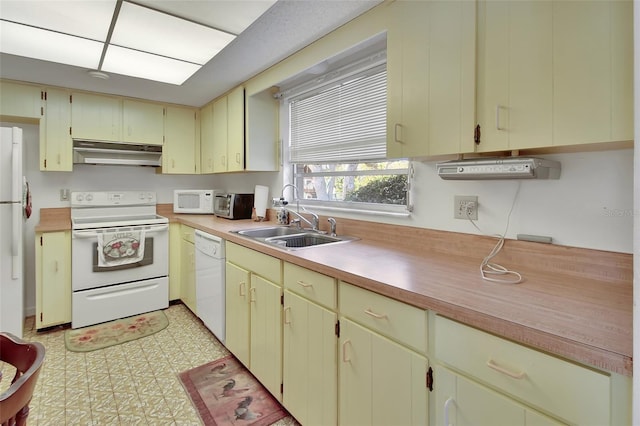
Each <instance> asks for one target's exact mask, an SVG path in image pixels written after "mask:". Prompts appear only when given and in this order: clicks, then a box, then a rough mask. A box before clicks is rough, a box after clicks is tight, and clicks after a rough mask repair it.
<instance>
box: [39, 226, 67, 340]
mask: <svg viewBox="0 0 640 426" xmlns="http://www.w3.org/2000/svg"><path fill="white" fill-rule="evenodd" d="M36 305H37V306H36V311H37V312H38V314H37V315H36V328H38V329H40V328H44V327H49V326H52V325H58V324H64V323H68V322H71V235H70V233H69V231H61V232H45V233H42V234H36Z"/></svg>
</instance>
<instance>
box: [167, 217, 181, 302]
mask: <svg viewBox="0 0 640 426" xmlns="http://www.w3.org/2000/svg"><path fill="white" fill-rule="evenodd" d="M180 226H181V225H180V224H179V223H172V224H170V225H169V300H170V301H171V300H177V299H180V283H181V281H182V276H181V274H180V266H181V263H182V258H181V255H180V253H181V252H180V248H181V245H182V236H181V235H180Z"/></svg>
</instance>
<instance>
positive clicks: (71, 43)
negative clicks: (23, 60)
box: [0, 21, 103, 68]
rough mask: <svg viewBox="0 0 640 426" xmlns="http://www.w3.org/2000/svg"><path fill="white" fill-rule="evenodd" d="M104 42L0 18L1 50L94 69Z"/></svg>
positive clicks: (98, 61)
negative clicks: (0, 19)
mask: <svg viewBox="0 0 640 426" xmlns="http://www.w3.org/2000/svg"><path fill="white" fill-rule="evenodd" d="M102 46H103V43H100V42H97V41H92V40H87V39H84V38H80V37H73V36H69V35H65V34H60V33H56V32H52V31H46V30H41V29H39V28H34V27H29V26H26V25H20V24H14V23H13V22H6V21H0V52H2V53H9V54H11V55H17V56H26V57H28V58H35V59H42V60H44V61H51V62H58V63H61V64H68V65H75V66H77V67H83V68H96V67H97V66H98V64H99V63H100V55H101V54H102Z"/></svg>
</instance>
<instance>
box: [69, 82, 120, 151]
mask: <svg viewBox="0 0 640 426" xmlns="http://www.w3.org/2000/svg"><path fill="white" fill-rule="evenodd" d="M71 126H72V127H71V135H72V136H73V138H74V139H88V140H103V141H120V140H121V138H122V132H121V127H122V101H121V100H120V98H115V97H111V96H100V95H92V94H89V93H72V101H71Z"/></svg>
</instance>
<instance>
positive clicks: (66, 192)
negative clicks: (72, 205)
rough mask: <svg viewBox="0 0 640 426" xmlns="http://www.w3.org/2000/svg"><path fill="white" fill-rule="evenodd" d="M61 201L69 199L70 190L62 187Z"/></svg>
mask: <svg viewBox="0 0 640 426" xmlns="http://www.w3.org/2000/svg"><path fill="white" fill-rule="evenodd" d="M60 201H69V190H68V189H61V190H60Z"/></svg>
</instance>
